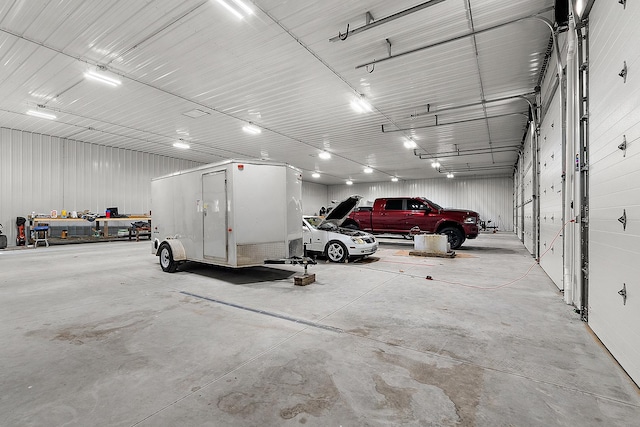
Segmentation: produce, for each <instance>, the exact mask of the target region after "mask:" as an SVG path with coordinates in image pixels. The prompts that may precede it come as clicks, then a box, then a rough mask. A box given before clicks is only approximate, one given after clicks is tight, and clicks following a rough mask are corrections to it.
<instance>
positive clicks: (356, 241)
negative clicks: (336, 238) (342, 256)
mask: <svg viewBox="0 0 640 427" xmlns="http://www.w3.org/2000/svg"><path fill="white" fill-rule="evenodd" d="M351 240H352V241H353V243H357V244H359V245H363V244H364V240H362V239H361V238H359V237H352V238H351Z"/></svg>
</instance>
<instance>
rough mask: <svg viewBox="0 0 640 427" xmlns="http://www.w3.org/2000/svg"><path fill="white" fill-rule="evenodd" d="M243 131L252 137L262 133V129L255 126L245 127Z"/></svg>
mask: <svg viewBox="0 0 640 427" xmlns="http://www.w3.org/2000/svg"><path fill="white" fill-rule="evenodd" d="M242 130H243V131H245V132H246V133H250V134H252V135H257V134H259V133H262V129H260V128H259V127H257V126H254V125H246V126H243V127H242Z"/></svg>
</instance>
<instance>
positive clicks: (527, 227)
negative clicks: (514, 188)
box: [522, 132, 535, 254]
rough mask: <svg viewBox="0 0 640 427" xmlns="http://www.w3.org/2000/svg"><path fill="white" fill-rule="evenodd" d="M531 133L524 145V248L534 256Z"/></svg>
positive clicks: (528, 134)
mask: <svg viewBox="0 0 640 427" xmlns="http://www.w3.org/2000/svg"><path fill="white" fill-rule="evenodd" d="M531 137H532V136H531V132H528V133H527V139H526V141H525V143H524V154H523V156H524V162H523V170H522V172H523V176H522V190H523V192H524V203H523V206H522V209H523V210H524V223H523V224H522V226H523V228H522V231H523V234H524V246H525V247H526V248H527V250H528V251H529V252H530V253H531V254H533V253H534V247H535V236H534V232H533V230H534V226H533V222H534V221H535V218H534V214H533V155H532V152H531Z"/></svg>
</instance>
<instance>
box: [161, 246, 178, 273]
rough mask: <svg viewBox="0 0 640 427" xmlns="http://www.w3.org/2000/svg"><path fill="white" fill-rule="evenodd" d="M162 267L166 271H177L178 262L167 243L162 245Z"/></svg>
mask: <svg viewBox="0 0 640 427" xmlns="http://www.w3.org/2000/svg"><path fill="white" fill-rule="evenodd" d="M160 267H162V271H164V272H166V273H175V271H176V269H177V268H178V263H177V262H175V261H174V260H173V252H171V246H169V245H168V244H166V243H163V244H161V245H160Z"/></svg>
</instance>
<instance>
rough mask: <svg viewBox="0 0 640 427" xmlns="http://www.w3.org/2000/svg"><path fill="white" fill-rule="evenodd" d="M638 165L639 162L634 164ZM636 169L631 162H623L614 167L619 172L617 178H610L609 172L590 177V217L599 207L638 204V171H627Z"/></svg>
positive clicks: (639, 201)
mask: <svg viewBox="0 0 640 427" xmlns="http://www.w3.org/2000/svg"><path fill="white" fill-rule="evenodd" d="M638 160H640V159H638ZM636 163H639V162H636ZM635 167H637V165H632V164H631V162H627V161H623V162H620V165H619V166H617V167H615V168H616V169H618V170H620V172H619V173H620V175H619V176H611V175H612V173H611V172H608V173H607V172H606V171H604V170H603V172H602V173H600V174H594V175H591V182H593V184H591V185H590V194H591V197H590V199H589V201H590V209H591V215H593V214H594V213H593V212H594V211H595V210H597V209H598V208H600V207H603V208H610V207H621V208H625V207H630V206H634V205H637V204H638V203H640V200H638V199H639V198H640V194H639V193H640V189H638V180H640V170H628V169H632V168H635ZM616 172H617V171H616Z"/></svg>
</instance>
